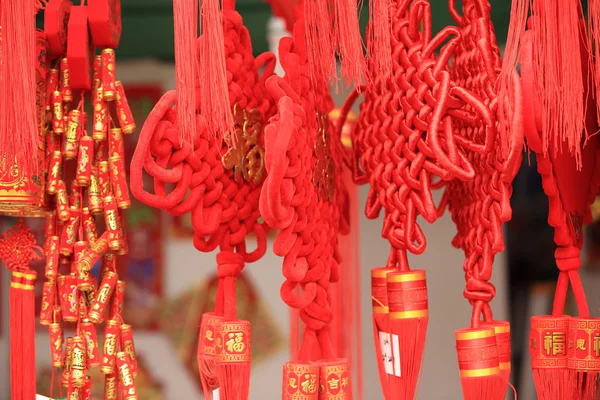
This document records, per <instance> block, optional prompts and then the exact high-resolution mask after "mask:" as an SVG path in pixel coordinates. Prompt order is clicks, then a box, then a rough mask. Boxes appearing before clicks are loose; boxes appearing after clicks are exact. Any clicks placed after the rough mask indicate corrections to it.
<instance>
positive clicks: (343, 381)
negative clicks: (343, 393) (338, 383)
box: [342, 378, 348, 387]
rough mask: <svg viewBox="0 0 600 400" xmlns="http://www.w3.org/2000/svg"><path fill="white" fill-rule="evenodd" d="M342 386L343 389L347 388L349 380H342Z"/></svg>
mask: <svg viewBox="0 0 600 400" xmlns="http://www.w3.org/2000/svg"><path fill="white" fill-rule="evenodd" d="M342 386H343V387H347V386H348V378H342Z"/></svg>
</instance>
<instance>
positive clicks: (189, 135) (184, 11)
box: [173, 0, 198, 145]
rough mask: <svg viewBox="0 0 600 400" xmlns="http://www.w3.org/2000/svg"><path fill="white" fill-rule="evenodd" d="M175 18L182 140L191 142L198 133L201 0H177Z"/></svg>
mask: <svg viewBox="0 0 600 400" xmlns="http://www.w3.org/2000/svg"><path fill="white" fill-rule="evenodd" d="M173 21H174V33H175V89H176V90H177V124H178V126H179V140H180V142H181V143H182V144H189V145H191V144H193V142H194V138H195V136H196V77H197V71H196V68H197V64H196V62H197V61H196V38H197V37H198V1H197V0H173Z"/></svg>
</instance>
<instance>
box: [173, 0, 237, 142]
mask: <svg viewBox="0 0 600 400" xmlns="http://www.w3.org/2000/svg"><path fill="white" fill-rule="evenodd" d="M201 14H202V21H201V25H202V39H201V45H200V56H199V58H198V63H199V64H198V65H199V67H198V69H199V72H200V99H199V102H200V110H201V116H202V119H203V121H204V122H205V124H206V125H205V126H203V128H204V129H208V131H209V132H211V133H212V134H213V135H214V136H216V137H219V138H225V139H226V140H229V139H230V138H229V137H228V134H229V133H230V132H231V131H232V129H233V126H234V124H233V114H232V113H231V108H232V106H233V104H230V99H229V88H228V84H227V83H228V81H227V69H226V65H225V38H224V34H223V14H222V12H221V10H220V9H219V0H202V10H201ZM194 54H195V53H194ZM193 87H195V86H192V88H193ZM177 99H178V104H180V103H179V102H180V101H181V92H179V87H177ZM178 114H179V111H178ZM180 131H181V129H180ZM231 144H232V145H235V143H234V142H233V141H232V142H231Z"/></svg>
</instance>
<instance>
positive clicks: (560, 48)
mask: <svg viewBox="0 0 600 400" xmlns="http://www.w3.org/2000/svg"><path fill="white" fill-rule="evenodd" d="M581 18H582V10H581V4H580V2H579V0H564V1H561V2H560V4H559V3H558V2H555V1H547V0H535V1H534V2H533V18H532V29H533V50H534V51H533V53H534V74H535V80H536V86H537V88H538V96H539V98H540V99H541V102H542V113H543V115H542V141H543V145H544V151H545V152H547V151H548V150H549V149H550V146H552V148H553V149H554V150H556V151H560V150H561V147H562V142H567V144H568V149H569V151H570V152H571V153H572V154H574V155H575V158H576V160H577V164H578V166H581V146H582V140H581V139H582V135H583V132H584V128H585V126H584V122H585V119H584V88H585V87H584V81H583V73H582V71H583V70H582V61H581V60H582V57H581V53H580V51H581V48H580V46H578V45H577V44H578V43H580V42H581V40H580V39H581V32H580V24H579V23H580V19H581Z"/></svg>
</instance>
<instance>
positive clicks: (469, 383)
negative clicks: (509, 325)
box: [456, 328, 566, 400]
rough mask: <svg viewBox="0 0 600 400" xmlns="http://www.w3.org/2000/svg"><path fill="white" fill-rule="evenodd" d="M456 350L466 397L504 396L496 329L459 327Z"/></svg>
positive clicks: (476, 399) (478, 399)
mask: <svg viewBox="0 0 600 400" xmlns="http://www.w3.org/2000/svg"><path fill="white" fill-rule="evenodd" d="M456 351H457V352H458V369H459V371H460V383H461V385H462V389H463V396H464V400H482V399H486V400H501V399H504V397H505V394H506V383H505V382H504V380H503V378H502V376H501V375H500V367H499V363H498V352H497V347H496V335H495V333H494V329H493V328H467V329H459V330H457V331H456ZM565 399H566V397H565Z"/></svg>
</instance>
